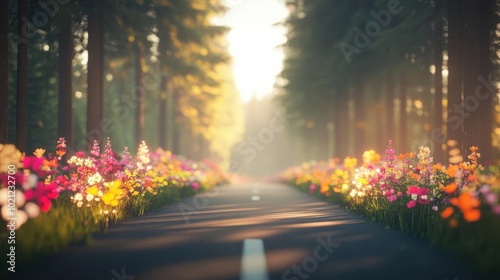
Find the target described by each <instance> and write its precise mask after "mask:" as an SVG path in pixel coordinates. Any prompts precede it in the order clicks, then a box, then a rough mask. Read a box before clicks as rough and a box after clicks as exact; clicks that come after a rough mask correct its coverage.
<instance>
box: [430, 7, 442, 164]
mask: <svg viewBox="0 0 500 280" xmlns="http://www.w3.org/2000/svg"><path fill="white" fill-rule="evenodd" d="M442 4H443V2H442V1H436V7H435V9H436V13H438V15H437V16H436V19H435V20H434V32H435V33H434V65H435V69H436V70H435V73H434V106H433V108H434V110H433V111H434V121H433V125H432V127H433V130H434V131H442V130H443V74H442V72H443V40H444V37H443V19H442V17H441V11H442V8H443V7H442V6H443V5H442ZM431 133H432V131H431ZM431 137H432V135H431ZM434 137H436V136H434ZM434 142H435V143H436V147H435V151H434V160H435V161H437V162H444V161H445V157H444V154H443V149H442V147H441V144H442V143H440V140H438V139H434Z"/></svg>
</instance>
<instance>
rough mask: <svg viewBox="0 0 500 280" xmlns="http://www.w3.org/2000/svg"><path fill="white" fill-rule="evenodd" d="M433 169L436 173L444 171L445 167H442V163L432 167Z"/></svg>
mask: <svg viewBox="0 0 500 280" xmlns="http://www.w3.org/2000/svg"><path fill="white" fill-rule="evenodd" d="M432 169H433V170H434V171H444V167H443V165H441V163H436V164H434V165H433V166H432Z"/></svg>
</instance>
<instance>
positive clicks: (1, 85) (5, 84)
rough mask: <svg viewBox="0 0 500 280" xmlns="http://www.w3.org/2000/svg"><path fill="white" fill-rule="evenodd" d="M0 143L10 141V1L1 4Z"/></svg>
mask: <svg viewBox="0 0 500 280" xmlns="http://www.w3.org/2000/svg"><path fill="white" fill-rule="evenodd" d="M0 34H2V36H3V38H2V39H1V40H0V106H1V107H2V110H0V143H2V144H4V143H7V142H8V141H9V45H8V42H9V39H8V34H9V1H8V0H6V1H4V3H3V5H0Z"/></svg>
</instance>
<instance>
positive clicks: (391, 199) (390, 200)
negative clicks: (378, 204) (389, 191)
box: [387, 195, 398, 202]
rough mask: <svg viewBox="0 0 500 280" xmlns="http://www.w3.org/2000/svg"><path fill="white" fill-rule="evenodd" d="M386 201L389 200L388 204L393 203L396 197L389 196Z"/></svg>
mask: <svg viewBox="0 0 500 280" xmlns="http://www.w3.org/2000/svg"><path fill="white" fill-rule="evenodd" d="M387 199H389V202H393V201H395V200H396V199H398V197H397V196H396V195H391V196H389V197H388V198H387Z"/></svg>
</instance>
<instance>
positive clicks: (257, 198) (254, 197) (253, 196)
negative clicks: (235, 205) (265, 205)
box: [252, 195, 260, 201]
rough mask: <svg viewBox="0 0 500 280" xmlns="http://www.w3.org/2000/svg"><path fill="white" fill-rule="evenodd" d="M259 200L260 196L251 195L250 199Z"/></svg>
mask: <svg viewBox="0 0 500 280" xmlns="http://www.w3.org/2000/svg"><path fill="white" fill-rule="evenodd" d="M259 200H260V196H258V195H252V201H259Z"/></svg>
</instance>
